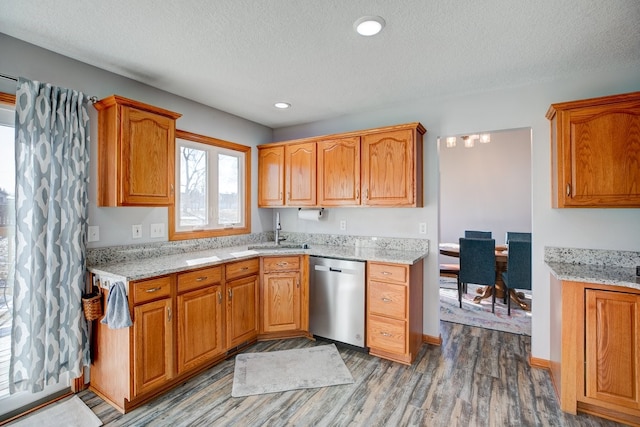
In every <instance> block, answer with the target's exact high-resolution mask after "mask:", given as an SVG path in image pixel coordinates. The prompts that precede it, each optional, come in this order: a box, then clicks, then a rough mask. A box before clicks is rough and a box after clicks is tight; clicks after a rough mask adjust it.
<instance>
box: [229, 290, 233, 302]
mask: <svg viewBox="0 0 640 427" xmlns="http://www.w3.org/2000/svg"><path fill="white" fill-rule="evenodd" d="M231 298H233V290H231V289H229V301H231Z"/></svg>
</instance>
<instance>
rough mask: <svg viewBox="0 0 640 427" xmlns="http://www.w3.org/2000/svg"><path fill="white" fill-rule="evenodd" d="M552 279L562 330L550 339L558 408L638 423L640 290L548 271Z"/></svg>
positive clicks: (554, 324) (557, 321)
mask: <svg viewBox="0 0 640 427" xmlns="http://www.w3.org/2000/svg"><path fill="white" fill-rule="evenodd" d="M551 284H552V295H553V294H556V295H558V294H559V295H561V303H560V306H556V308H555V310H554V308H553V307H552V313H553V312H554V311H555V312H556V313H558V312H559V313H560V315H559V316H555V317H552V329H554V328H555V327H558V326H559V328H558V329H560V330H561V334H556V335H554V334H552V340H551V354H552V360H551V362H552V363H551V368H552V369H551V371H552V375H553V377H554V384H556V387H557V389H558V390H557V391H558V395H559V397H560V407H561V409H562V410H563V411H566V412H570V413H573V414H575V413H577V412H585V413H590V414H594V415H597V416H601V417H604V418H609V419H612V420H615V421H618V422H622V423H626V424H630V425H640V290H636V289H632V288H624V287H618V286H606V285H597V284H591V283H582V282H573V281H560V280H557V279H555V277H553V276H552V280H551ZM554 289H555V290H554ZM552 301H553V298H552Z"/></svg>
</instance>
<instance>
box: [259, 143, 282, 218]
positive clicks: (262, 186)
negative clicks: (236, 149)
mask: <svg viewBox="0 0 640 427" xmlns="http://www.w3.org/2000/svg"><path fill="white" fill-rule="evenodd" d="M258 206H260V207H269V206H284V145H276V146H272V147H259V148H258Z"/></svg>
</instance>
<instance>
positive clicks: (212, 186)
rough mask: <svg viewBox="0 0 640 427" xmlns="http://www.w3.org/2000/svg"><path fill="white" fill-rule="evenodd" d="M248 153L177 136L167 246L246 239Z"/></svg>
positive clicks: (235, 147) (208, 140)
mask: <svg viewBox="0 0 640 427" xmlns="http://www.w3.org/2000/svg"><path fill="white" fill-rule="evenodd" d="M250 165H251V148H250V147H247V146H244V145H240V144H236V143H233V142H228V141H223V140H219V139H216V138H211V137H207V136H203V135H197V134H193V133H190V132H185V131H181V130H177V131H176V162H175V173H176V176H175V179H176V185H175V188H176V194H175V203H174V205H173V206H170V207H169V240H183V239H194V238H202V237H217V236H227V235H234V234H248V233H249V232H250V231H251V230H250V228H251V227H250V223H251V221H250V209H249V201H250V200H251V199H250V186H249V185H248V183H249V182H250V177H251V167H250Z"/></svg>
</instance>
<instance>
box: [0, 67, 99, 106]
mask: <svg viewBox="0 0 640 427" xmlns="http://www.w3.org/2000/svg"><path fill="white" fill-rule="evenodd" d="M0 77H2V78H3V79H7V80H13V81H14V82H17V81H18V78H17V77H14V76H10V75H9V74H3V73H0ZM89 101H91V103H92V104H95V103H96V102H98V97H97V96H95V95H94V96H90V97H89Z"/></svg>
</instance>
